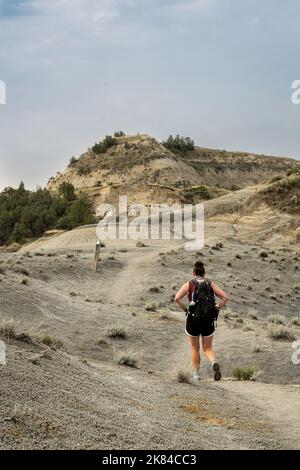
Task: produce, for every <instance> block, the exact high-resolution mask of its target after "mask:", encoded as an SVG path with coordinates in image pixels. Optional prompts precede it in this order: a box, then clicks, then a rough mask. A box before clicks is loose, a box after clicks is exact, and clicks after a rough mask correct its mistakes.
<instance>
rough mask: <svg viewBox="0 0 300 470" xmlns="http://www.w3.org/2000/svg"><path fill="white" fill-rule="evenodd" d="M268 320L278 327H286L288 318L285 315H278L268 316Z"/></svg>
mask: <svg viewBox="0 0 300 470" xmlns="http://www.w3.org/2000/svg"><path fill="white" fill-rule="evenodd" d="M267 320H268V322H269V323H275V324H276V325H285V324H286V318H285V317H284V316H283V315H279V314H277V313H275V314H271V315H268V317H267Z"/></svg>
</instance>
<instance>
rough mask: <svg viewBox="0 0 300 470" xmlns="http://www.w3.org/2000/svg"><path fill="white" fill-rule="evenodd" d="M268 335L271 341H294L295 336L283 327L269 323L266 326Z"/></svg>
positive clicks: (287, 328)
mask: <svg viewBox="0 0 300 470" xmlns="http://www.w3.org/2000/svg"><path fill="white" fill-rule="evenodd" d="M268 335H269V337H270V338H271V339H274V340H284V339H286V340H294V339H295V336H294V334H293V332H292V330H291V329H290V328H289V327H287V326H284V325H278V324H274V323H269V325H268Z"/></svg>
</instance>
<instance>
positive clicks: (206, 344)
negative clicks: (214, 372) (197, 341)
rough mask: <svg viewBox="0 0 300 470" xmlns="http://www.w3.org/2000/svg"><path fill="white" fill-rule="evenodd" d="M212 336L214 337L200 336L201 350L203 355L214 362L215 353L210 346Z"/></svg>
mask: <svg viewBox="0 0 300 470" xmlns="http://www.w3.org/2000/svg"><path fill="white" fill-rule="evenodd" d="M213 338H214V337H213V336H209V337H205V336H204V337H203V338H202V347H203V351H204V354H205V356H206V357H207V359H208V360H209V361H210V362H214V361H215V360H216V354H215V351H214V350H213V347H212V342H213Z"/></svg>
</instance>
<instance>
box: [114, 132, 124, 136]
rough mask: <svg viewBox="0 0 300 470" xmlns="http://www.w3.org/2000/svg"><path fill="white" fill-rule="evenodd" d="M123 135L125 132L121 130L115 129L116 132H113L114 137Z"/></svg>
mask: <svg viewBox="0 0 300 470" xmlns="http://www.w3.org/2000/svg"><path fill="white" fill-rule="evenodd" d="M125 135H126V134H125V132H123V131H116V132H115V133H114V137H125Z"/></svg>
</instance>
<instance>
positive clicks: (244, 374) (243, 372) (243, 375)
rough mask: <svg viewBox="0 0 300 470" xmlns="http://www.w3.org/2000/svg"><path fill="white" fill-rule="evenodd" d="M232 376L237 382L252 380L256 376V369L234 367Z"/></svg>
mask: <svg viewBox="0 0 300 470" xmlns="http://www.w3.org/2000/svg"><path fill="white" fill-rule="evenodd" d="M232 375H233V377H234V378H236V379H237V380H254V379H255V376H256V369H255V368H254V367H246V368H242V367H235V368H234V369H233V371H232Z"/></svg>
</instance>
